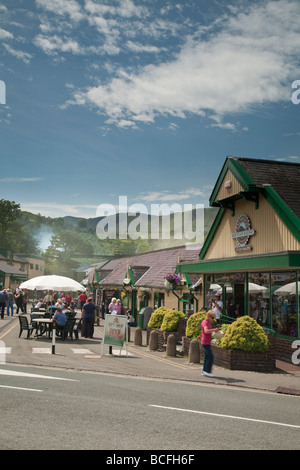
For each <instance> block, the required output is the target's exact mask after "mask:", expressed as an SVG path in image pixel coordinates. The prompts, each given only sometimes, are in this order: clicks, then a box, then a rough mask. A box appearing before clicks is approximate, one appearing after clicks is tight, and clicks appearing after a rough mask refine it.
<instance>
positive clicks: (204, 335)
mask: <svg viewBox="0 0 300 470" xmlns="http://www.w3.org/2000/svg"><path fill="white" fill-rule="evenodd" d="M215 319H216V314H215V312H213V311H212V310H208V312H207V314H206V318H205V319H204V320H203V321H202V322H201V345H202V348H203V350H204V363H203V370H202V375H206V376H208V377H214V375H213V374H212V373H211V370H212V366H213V362H214V355H213V352H212V349H211V335H212V333H214V332H216V331H219V328H212V321H213V320H215Z"/></svg>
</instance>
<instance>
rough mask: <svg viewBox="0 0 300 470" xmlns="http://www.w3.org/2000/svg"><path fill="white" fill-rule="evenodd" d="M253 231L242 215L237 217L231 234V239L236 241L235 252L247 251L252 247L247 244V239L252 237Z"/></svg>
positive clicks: (245, 217) (247, 220) (247, 219)
mask: <svg viewBox="0 0 300 470" xmlns="http://www.w3.org/2000/svg"><path fill="white" fill-rule="evenodd" d="M254 233H255V230H253V229H252V228H251V224H250V220H249V218H248V217H247V216H246V215H245V214H242V215H240V216H239V217H238V219H237V221H236V224H235V232H234V233H233V234H232V238H233V239H234V240H236V243H237V246H236V247H235V251H237V252H240V251H249V250H252V247H251V246H250V245H249V244H248V242H249V238H250V237H251V236H252V235H254Z"/></svg>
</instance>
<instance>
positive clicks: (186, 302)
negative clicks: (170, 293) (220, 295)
mask: <svg viewBox="0 0 300 470" xmlns="http://www.w3.org/2000/svg"><path fill="white" fill-rule="evenodd" d="M182 311H183V313H185V314H189V315H191V314H192V313H195V308H194V298H193V296H192V295H191V294H188V293H184V294H183V296H182Z"/></svg>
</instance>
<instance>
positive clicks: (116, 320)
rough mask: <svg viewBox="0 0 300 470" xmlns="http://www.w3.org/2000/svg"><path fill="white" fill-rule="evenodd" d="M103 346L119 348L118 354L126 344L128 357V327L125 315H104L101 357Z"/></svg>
mask: <svg viewBox="0 0 300 470" xmlns="http://www.w3.org/2000/svg"><path fill="white" fill-rule="evenodd" d="M104 344H108V345H109V346H115V347H117V348H120V354H121V350H122V348H123V346H124V344H126V352H127V356H128V325H127V316H126V315H106V317H105V322H104V330H103V338H102V355H103V347H104Z"/></svg>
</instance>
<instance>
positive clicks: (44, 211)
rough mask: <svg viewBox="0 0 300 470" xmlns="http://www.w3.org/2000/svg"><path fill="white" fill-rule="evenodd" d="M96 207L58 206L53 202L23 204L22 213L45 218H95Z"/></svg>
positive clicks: (85, 205) (90, 205)
mask: <svg viewBox="0 0 300 470" xmlns="http://www.w3.org/2000/svg"><path fill="white" fill-rule="evenodd" d="M97 207H98V206H96V205H93V204H77V205H75V204H60V203H55V202H53V203H52V202H49V203H48V202H45V203H43V202H23V203H21V209H22V211H28V212H32V213H33V214H41V215H43V216H45V217H53V218H56V217H65V216H67V215H72V216H74V217H86V218H89V217H96V210H97Z"/></svg>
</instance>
